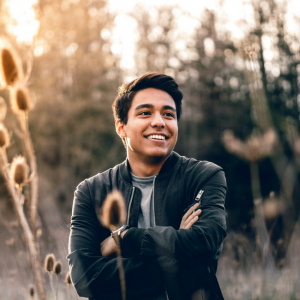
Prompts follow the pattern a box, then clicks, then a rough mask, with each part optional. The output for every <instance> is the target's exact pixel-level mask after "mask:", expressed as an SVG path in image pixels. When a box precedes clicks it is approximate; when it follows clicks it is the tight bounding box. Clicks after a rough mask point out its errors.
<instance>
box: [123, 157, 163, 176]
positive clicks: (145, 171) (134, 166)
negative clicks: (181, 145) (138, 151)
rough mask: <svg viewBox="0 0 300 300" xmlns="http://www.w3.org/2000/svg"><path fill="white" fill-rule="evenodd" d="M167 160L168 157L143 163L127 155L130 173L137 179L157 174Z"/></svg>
mask: <svg viewBox="0 0 300 300" xmlns="http://www.w3.org/2000/svg"><path fill="white" fill-rule="evenodd" d="M167 158H168V156H167V157H164V158H163V159H153V160H151V161H144V160H140V159H137V158H135V157H134V156H131V155H128V161H129V165H130V169H131V172H132V174H133V175H135V176H138V177H149V176H153V175H155V174H158V173H159V172H160V169H161V168H162V166H163V164H164V162H165V161H166V160H167Z"/></svg>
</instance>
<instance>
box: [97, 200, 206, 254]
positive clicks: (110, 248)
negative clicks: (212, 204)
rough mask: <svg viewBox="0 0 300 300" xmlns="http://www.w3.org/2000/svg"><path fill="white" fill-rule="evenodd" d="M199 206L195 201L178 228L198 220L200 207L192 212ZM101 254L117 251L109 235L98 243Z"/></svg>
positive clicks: (189, 225)
mask: <svg viewBox="0 0 300 300" xmlns="http://www.w3.org/2000/svg"><path fill="white" fill-rule="evenodd" d="M198 206H199V203H196V204H195V205H193V206H192V207H191V208H190V209H189V210H188V211H187V212H186V213H185V215H184V216H183V217H182V220H181V224H180V229H190V228H191V227H192V225H193V224H194V223H195V222H196V221H197V220H198V216H199V215H200V214H201V212H202V211H201V209H198V210H197V211H195V212H193V210H194V209H196V208H197V207H198ZM127 231H128V229H126V230H124V231H123V232H122V233H121V235H120V238H121V239H123V237H124V235H125V234H126V232H127ZM100 249H101V253H102V256H105V257H107V256H110V255H112V254H113V253H115V252H117V244H116V242H115V240H114V239H113V238H112V237H111V236H109V237H108V238H107V239H105V240H104V241H103V242H102V243H101V245H100Z"/></svg>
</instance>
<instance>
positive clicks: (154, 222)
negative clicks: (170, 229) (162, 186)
mask: <svg viewBox="0 0 300 300" xmlns="http://www.w3.org/2000/svg"><path fill="white" fill-rule="evenodd" d="M155 179H156V176H155V177H154V179H153V192H152V211H153V225H154V226H156V221H155V206H154V190H155ZM165 292H166V296H167V300H169V296H168V292H167V289H166V287H165Z"/></svg>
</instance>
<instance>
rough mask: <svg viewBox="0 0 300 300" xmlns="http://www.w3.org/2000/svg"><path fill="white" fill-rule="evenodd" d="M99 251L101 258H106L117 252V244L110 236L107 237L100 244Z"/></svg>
mask: <svg viewBox="0 0 300 300" xmlns="http://www.w3.org/2000/svg"><path fill="white" fill-rule="evenodd" d="M100 249H101V254H102V256H105V257H107V256H110V255H112V254H113V253H115V252H117V244H116V242H115V240H114V239H113V238H112V237H111V236H109V237H108V238H107V239H105V240H104V241H103V242H102V243H101V245H100Z"/></svg>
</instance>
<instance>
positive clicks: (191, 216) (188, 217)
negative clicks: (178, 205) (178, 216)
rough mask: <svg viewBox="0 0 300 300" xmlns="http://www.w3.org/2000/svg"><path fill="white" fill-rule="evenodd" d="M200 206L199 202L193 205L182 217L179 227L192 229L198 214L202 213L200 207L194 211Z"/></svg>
mask: <svg viewBox="0 0 300 300" xmlns="http://www.w3.org/2000/svg"><path fill="white" fill-rule="evenodd" d="M198 206H199V203H196V204H195V205H193V206H192V207H191V208H190V209H189V210H188V211H187V212H186V213H185V214H184V216H183V217H182V220H181V224H180V228H179V229H190V228H191V227H192V225H193V224H194V223H195V222H196V221H197V220H198V216H199V215H200V214H201V212H202V210H201V209H198V210H196V211H195V212H193V210H194V209H196V208H197V207H198Z"/></svg>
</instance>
